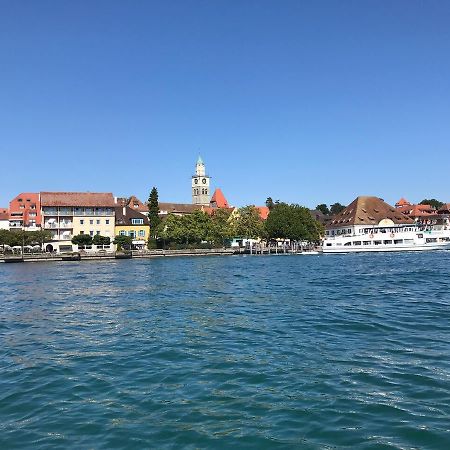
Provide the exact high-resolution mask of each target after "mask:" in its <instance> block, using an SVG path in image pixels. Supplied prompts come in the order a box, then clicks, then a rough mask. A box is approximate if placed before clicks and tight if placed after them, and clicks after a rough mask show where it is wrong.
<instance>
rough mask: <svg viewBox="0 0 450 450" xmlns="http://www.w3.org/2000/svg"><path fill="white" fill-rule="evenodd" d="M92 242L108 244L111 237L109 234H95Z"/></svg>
mask: <svg viewBox="0 0 450 450" xmlns="http://www.w3.org/2000/svg"><path fill="white" fill-rule="evenodd" d="M92 243H93V244H94V245H109V244H110V243H111V239H110V238H109V236H101V235H100V234H96V235H95V236H94V238H93V239H92Z"/></svg>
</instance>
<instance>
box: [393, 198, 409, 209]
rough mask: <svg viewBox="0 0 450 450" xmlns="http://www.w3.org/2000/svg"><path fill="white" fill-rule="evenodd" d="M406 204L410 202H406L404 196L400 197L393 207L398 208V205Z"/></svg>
mask: <svg viewBox="0 0 450 450" xmlns="http://www.w3.org/2000/svg"><path fill="white" fill-rule="evenodd" d="M406 205H411V203H409V202H408V200H406V199H405V198H403V197H402V198H401V199H400V200H399V201H398V202H397V203H396V204H395V207H396V208H398V207H399V206H406Z"/></svg>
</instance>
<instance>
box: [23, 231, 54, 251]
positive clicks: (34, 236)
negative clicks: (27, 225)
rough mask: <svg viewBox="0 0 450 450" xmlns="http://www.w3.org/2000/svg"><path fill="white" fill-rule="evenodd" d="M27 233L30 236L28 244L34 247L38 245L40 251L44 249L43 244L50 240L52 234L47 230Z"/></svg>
mask: <svg viewBox="0 0 450 450" xmlns="http://www.w3.org/2000/svg"><path fill="white" fill-rule="evenodd" d="M29 233H30V234H31V236H30V239H29V240H30V243H31V244H34V245H39V246H40V247H41V249H42V248H43V247H44V244H45V243H46V242H49V241H51V240H52V233H51V232H50V231H49V230H38V231H31V232H29Z"/></svg>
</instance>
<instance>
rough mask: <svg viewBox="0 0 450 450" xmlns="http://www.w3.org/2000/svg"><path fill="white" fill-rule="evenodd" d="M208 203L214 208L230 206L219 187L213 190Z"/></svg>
mask: <svg viewBox="0 0 450 450" xmlns="http://www.w3.org/2000/svg"><path fill="white" fill-rule="evenodd" d="M210 204H211V206H212V207H214V208H229V207H230V205H229V204H228V202H227V199H226V198H225V196H224V195H223V193H222V191H221V189H220V188H217V189H216V190H215V191H214V194H213V196H212V197H211V201H210Z"/></svg>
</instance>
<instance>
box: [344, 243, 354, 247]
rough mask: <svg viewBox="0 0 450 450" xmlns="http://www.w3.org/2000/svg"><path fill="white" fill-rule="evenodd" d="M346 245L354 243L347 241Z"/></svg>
mask: <svg viewBox="0 0 450 450" xmlns="http://www.w3.org/2000/svg"><path fill="white" fill-rule="evenodd" d="M345 245H352V243H351V242H346V243H345V244H344V246H345Z"/></svg>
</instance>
